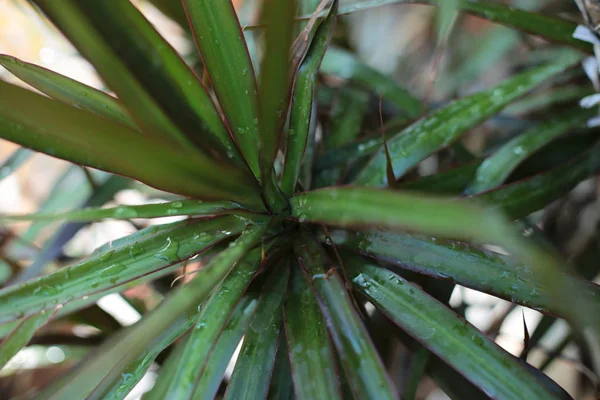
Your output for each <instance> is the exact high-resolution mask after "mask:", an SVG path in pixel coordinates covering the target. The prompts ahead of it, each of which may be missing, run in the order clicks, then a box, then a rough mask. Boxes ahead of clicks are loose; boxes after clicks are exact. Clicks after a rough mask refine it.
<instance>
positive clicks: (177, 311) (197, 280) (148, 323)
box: [46, 226, 265, 400]
mask: <svg viewBox="0 0 600 400" xmlns="http://www.w3.org/2000/svg"><path fill="white" fill-rule="evenodd" d="M264 231H265V227H264V226H254V227H250V228H248V229H247V230H246V231H245V232H244V233H243V234H242V236H240V238H238V239H237V240H236V242H235V245H233V246H231V247H229V248H228V249H227V250H225V251H223V252H222V253H220V254H219V255H217V256H216V257H215V258H214V259H213V260H212V261H211V262H210V264H209V265H208V266H207V267H205V268H203V269H202V270H200V272H199V273H198V274H197V275H196V276H195V277H194V279H192V281H191V282H190V283H188V284H187V285H185V286H183V287H182V288H180V289H179V290H177V291H176V292H175V293H174V294H172V295H171V296H170V297H168V298H167V299H166V300H165V301H163V302H162V303H161V305H160V306H159V307H158V308H156V309H155V310H153V311H152V312H151V313H150V314H149V315H148V316H146V317H144V318H143V319H142V320H141V321H140V322H139V323H137V324H136V325H133V326H131V327H129V328H128V329H125V330H123V331H121V332H120V333H118V334H116V335H114V336H112V337H111V339H110V340H108V341H106V342H105V343H104V344H102V346H100V348H99V349H98V351H97V352H96V353H95V356H94V357H92V358H90V359H88V360H87V361H86V362H85V363H84V364H82V365H81V366H80V367H79V368H78V369H76V370H75V371H74V372H73V374H72V375H71V377H70V379H68V380H66V381H65V383H64V384H63V385H61V386H60V387H58V388H56V390H54V391H53V393H51V394H50V395H49V396H48V397H46V398H48V399H49V400H50V399H51V400H58V399H71V398H81V397H83V396H85V397H86V398H88V399H98V398H101V397H102V393H103V392H105V391H106V390H108V389H109V388H110V387H111V384H112V382H114V381H116V380H117V379H118V377H119V376H120V374H121V371H123V370H124V369H125V368H127V366H128V365H130V363H131V362H132V361H134V360H135V359H136V358H137V357H139V356H140V355H141V354H142V353H143V352H144V351H145V350H146V348H147V346H148V345H149V344H150V343H152V341H153V340H154V339H155V338H156V336H158V335H159V334H160V333H161V332H163V331H164V330H166V329H167V328H168V327H169V326H170V325H171V324H173V323H174V322H175V321H176V320H177V318H179V317H180V316H181V315H183V314H184V313H186V312H188V310H190V309H191V308H193V307H197V306H198V304H200V303H202V301H203V300H204V299H206V297H208V295H209V294H210V292H211V291H212V289H213V288H214V287H215V285H217V284H218V283H219V282H221V281H222V280H223V278H224V277H225V276H226V275H227V273H228V272H229V271H230V270H231V268H232V266H233V265H234V264H235V263H236V262H237V261H238V260H239V259H240V258H242V257H243V256H244V255H245V254H246V253H247V252H248V251H249V250H250V249H251V248H252V247H253V246H255V245H256V244H257V242H258V241H259V240H260V237H261V236H262V235H263V233H264Z"/></svg>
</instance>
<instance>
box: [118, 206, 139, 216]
mask: <svg viewBox="0 0 600 400" xmlns="http://www.w3.org/2000/svg"><path fill="white" fill-rule="evenodd" d="M137 215H138V213H137V211H135V210H134V209H133V208H131V207H117V208H116V209H115V217H117V218H135V217H137Z"/></svg>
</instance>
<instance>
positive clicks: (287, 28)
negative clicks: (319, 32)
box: [258, 0, 296, 179]
mask: <svg viewBox="0 0 600 400" xmlns="http://www.w3.org/2000/svg"><path fill="white" fill-rule="evenodd" d="M295 11H296V2H295V0H288V1H266V2H265V3H264V5H263V7H262V14H263V18H264V20H265V23H266V32H265V54H264V57H263V60H262V63H261V67H260V70H261V75H260V83H259V98H260V103H259V106H258V109H259V126H260V129H259V132H260V145H261V147H260V161H261V169H262V171H263V173H269V174H271V171H272V169H273V159H274V158H275V153H276V151H277V148H278V144H279V137H280V133H281V130H282V128H283V123H284V122H285V118H286V115H287V108H288V105H289V95H290V90H291V87H292V84H291V83H292V82H291V78H292V73H295V71H292V65H291V64H290V61H289V53H290V48H291V45H292V39H293V19H294V12H295ZM265 179H266V177H265Z"/></svg>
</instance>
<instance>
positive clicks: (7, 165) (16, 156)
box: [0, 147, 35, 181]
mask: <svg viewBox="0 0 600 400" xmlns="http://www.w3.org/2000/svg"><path fill="white" fill-rule="evenodd" d="M34 154H35V153H34V152H33V151H31V150H29V149H25V148H23V147H20V148H18V149H17V150H15V151H14V152H12V154H11V155H10V156H9V157H8V158H7V159H6V160H5V161H4V162H3V163H2V165H0V181H1V180H2V179H4V178H6V177H7V176H9V175H10V174H12V173H13V172H15V171H16V170H17V169H19V167H20V166H21V165H23V163H25V161H27V160H29V158H31V156H32V155H34Z"/></svg>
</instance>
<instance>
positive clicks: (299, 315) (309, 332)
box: [284, 265, 342, 400]
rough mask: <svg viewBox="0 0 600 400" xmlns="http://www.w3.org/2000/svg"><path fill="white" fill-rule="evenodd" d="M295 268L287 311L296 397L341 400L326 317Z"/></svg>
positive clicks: (287, 329) (286, 306)
mask: <svg viewBox="0 0 600 400" xmlns="http://www.w3.org/2000/svg"><path fill="white" fill-rule="evenodd" d="M294 267H295V268H293V270H292V279H291V282H290V288H289V291H288V294H289V295H288V296H287V298H286V302H285V308H284V310H285V332H286V336H287V340H288V348H289V349H290V350H289V352H290V361H291V364H292V377H293V379H294V388H295V392H296V397H297V398H298V399H300V400H303V399H316V398H327V399H341V398H342V397H341V391H340V386H339V382H338V377H337V371H336V365H335V359H334V350H333V348H332V345H331V342H330V340H329V334H328V332H327V325H326V324H325V319H324V318H323V315H322V314H321V310H320V309H319V305H318V304H317V300H316V299H315V296H314V294H313V292H312V289H311V287H310V286H309V285H308V283H307V282H306V278H305V277H304V276H302V271H301V270H300V269H299V268H298V267H297V266H296V265H294Z"/></svg>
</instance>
